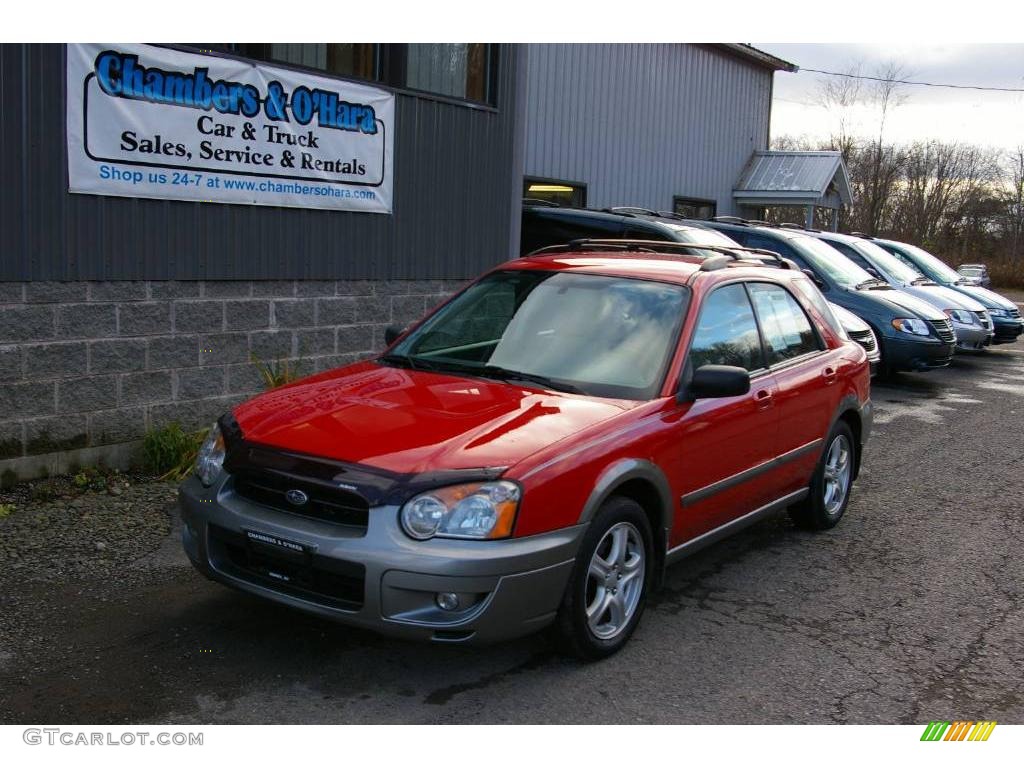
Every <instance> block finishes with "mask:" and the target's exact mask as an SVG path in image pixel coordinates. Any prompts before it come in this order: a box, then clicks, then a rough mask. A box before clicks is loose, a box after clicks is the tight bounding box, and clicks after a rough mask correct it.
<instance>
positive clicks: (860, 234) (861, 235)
mask: <svg viewBox="0 0 1024 768" xmlns="http://www.w3.org/2000/svg"><path fill="white" fill-rule="evenodd" d="M850 236H851V237H863V238H864V239H865V240H874V239H875V236H874V235H865V234H864V233H863V232H851V233H850Z"/></svg>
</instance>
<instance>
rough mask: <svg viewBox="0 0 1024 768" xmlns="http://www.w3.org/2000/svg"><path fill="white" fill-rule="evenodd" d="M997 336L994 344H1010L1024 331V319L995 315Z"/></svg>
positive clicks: (994, 321)
mask: <svg viewBox="0 0 1024 768" xmlns="http://www.w3.org/2000/svg"><path fill="white" fill-rule="evenodd" d="M992 323H993V325H994V326H995V328H994V330H995V337H994V338H993V339H992V343H993V344H1010V343H1012V342H1014V341H1016V340H1017V337H1018V336H1020V335H1021V334H1022V333H1024V320H1021V319H1020V318H1015V317H993V318H992Z"/></svg>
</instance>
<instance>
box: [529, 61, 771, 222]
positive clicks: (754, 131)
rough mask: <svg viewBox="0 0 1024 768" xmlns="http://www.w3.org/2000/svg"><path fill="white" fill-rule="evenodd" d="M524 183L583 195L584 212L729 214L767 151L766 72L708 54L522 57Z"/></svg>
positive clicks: (768, 106) (768, 107)
mask: <svg viewBox="0 0 1024 768" xmlns="http://www.w3.org/2000/svg"><path fill="white" fill-rule="evenodd" d="M526 69H527V127H526V130H527V134H526V175H527V176H533V177H540V178H552V179H561V180H566V181H574V182H581V183H584V184H586V185H587V204H588V206H589V207H595V208H600V207H605V206H612V205H637V206H644V207H648V208H654V209H658V210H671V208H672V198H673V196H674V195H680V196H685V197H694V198H704V199H709V200H715V201H717V203H718V213H719V214H730V213H733V212H734V203H733V200H732V189H733V185H734V184H735V183H736V180H737V179H738V178H739V175H740V173H741V171H742V170H743V167H744V165H745V164H746V162H747V160H748V159H749V158H750V155H751V153H752V152H753V151H754V150H758V149H765V148H766V146H767V141H768V121H769V117H770V114H771V88H772V75H773V73H772V70H771V69H769V68H766V67H762V66H757V65H756V64H753V63H751V62H749V61H746V60H743V59H741V58H739V57H737V56H734V55H731V54H729V53H728V52H726V51H724V50H722V49H718V48H715V47H713V46H705V45H680V44H671V45H649V44H636V45H632V44H631V45H622V44H615V45H604V44H600V45H587V44H570V45H563V44H531V45H529V46H527V65H526Z"/></svg>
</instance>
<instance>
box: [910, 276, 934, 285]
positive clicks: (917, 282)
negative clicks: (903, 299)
mask: <svg viewBox="0 0 1024 768" xmlns="http://www.w3.org/2000/svg"><path fill="white" fill-rule="evenodd" d="M910 284H911V285H938V283H936V282H935V281H934V280H931V279H929V278H927V277H924V276H921V277H917V278H914V279H913V280H911V281H910Z"/></svg>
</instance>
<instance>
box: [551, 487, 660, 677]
mask: <svg viewBox="0 0 1024 768" xmlns="http://www.w3.org/2000/svg"><path fill="white" fill-rule="evenodd" d="M651 542H652V536H651V525H650V522H649V521H648V520H647V515H645V514H644V510H643V508H642V507H641V506H640V505H639V504H637V503H636V502H635V501H633V500H632V499H627V498H624V497H621V496H616V497H612V498H611V499H609V500H608V501H606V502H605V503H604V504H603V505H602V506H601V509H600V510H599V511H598V513H597V515H596V516H595V517H594V520H593V522H592V523H591V524H590V528H589V530H588V531H587V533H586V535H585V536H584V539H583V543H582V544H581V545H580V551H579V553H578V554H577V556H576V564H575V566H574V567H573V572H572V575H571V576H570V577H569V584H568V586H567V587H566V590H565V596H564V597H563V598H562V605H561V607H560V608H559V611H558V618H557V620H556V621H555V626H554V630H555V633H556V639H557V640H558V642H559V645H561V647H562V648H563V650H565V651H567V652H569V653H572V654H573V655H575V656H579V657H581V658H584V659H588V660H595V659H602V658H604V657H606V656H610V655H611V654H613V653H615V652H616V651H618V650H619V649H620V648H622V646H624V645H625V644H626V641H628V640H629V637H630V635H632V634H633V631H634V630H635V629H636V626H637V624H638V623H639V622H640V616H641V614H643V611H644V607H645V604H646V601H647V592H648V589H649V587H650V583H651V575H652V574H653V572H654V558H653V549H652V543H651Z"/></svg>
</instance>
